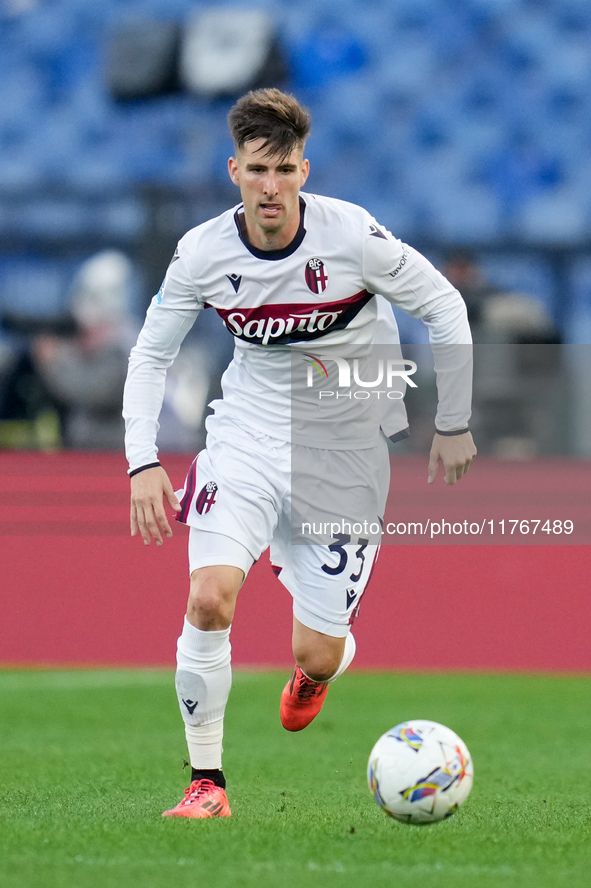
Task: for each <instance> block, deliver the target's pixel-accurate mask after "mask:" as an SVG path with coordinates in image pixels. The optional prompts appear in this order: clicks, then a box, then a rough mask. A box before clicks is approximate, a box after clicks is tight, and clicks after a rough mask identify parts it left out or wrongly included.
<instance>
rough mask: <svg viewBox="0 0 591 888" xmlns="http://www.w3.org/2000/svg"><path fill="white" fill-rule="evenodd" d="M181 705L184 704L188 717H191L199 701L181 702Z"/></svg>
mask: <svg viewBox="0 0 591 888" xmlns="http://www.w3.org/2000/svg"><path fill="white" fill-rule="evenodd" d="M183 703H184V704H185V706H186V707H187V709H188V711H189V715H193V713H194V712H195V710H196V708H197V706H198V705H199V701H198V700H195V702H193V701H192V700H183Z"/></svg>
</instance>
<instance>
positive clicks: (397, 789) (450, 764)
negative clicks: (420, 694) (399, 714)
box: [367, 719, 474, 824]
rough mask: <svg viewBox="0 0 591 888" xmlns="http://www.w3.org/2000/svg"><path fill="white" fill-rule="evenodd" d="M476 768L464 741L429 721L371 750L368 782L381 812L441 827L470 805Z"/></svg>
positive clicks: (396, 731) (401, 728)
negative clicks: (444, 822)
mask: <svg viewBox="0 0 591 888" xmlns="http://www.w3.org/2000/svg"><path fill="white" fill-rule="evenodd" d="M473 779H474V768H473V766H472V756H471V755H470V753H469V751H468V747H467V746H466V744H465V743H464V741H463V740H461V739H460V737H458V735H457V734H455V733H454V732H453V731H452V730H450V728H446V727H445V725H440V724H438V723H437V722H433V721H426V720H425V719H414V720H413V721H407V722H403V723H402V724H400V725H396V727H395V728H392V730H391V731H388V732H387V733H386V734H383V736H382V737H380V739H379V740H378V742H377V743H376V745H375V746H374V748H373V749H372V751H371V755H370V756H369V762H368V765H367V782H368V783H369V788H370V790H371V793H372V795H373V797H374V799H375V800H376V802H377V804H378V805H379V806H380V808H381V809H382V810H383V811H385V812H386V814H389V815H390V817H393V818H394V819H395V820H399V821H400V822H401V823H415V824H426V823H437V822H438V821H439V820H444V819H445V818H446V817H451V815H452V814H455V813H456V811H457V810H458V808H459V807H460V806H461V805H462V804H463V803H464V802H465V801H466V799H467V798H468V795H469V794H470V790H471V789H472V781H473Z"/></svg>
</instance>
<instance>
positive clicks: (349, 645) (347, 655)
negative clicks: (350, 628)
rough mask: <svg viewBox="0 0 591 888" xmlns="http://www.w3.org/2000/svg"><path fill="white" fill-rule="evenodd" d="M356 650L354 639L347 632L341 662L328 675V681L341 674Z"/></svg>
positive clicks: (349, 663) (334, 679)
mask: <svg viewBox="0 0 591 888" xmlns="http://www.w3.org/2000/svg"><path fill="white" fill-rule="evenodd" d="M356 650H357V645H356V644H355V639H354V638H353V636H352V634H351V633H350V632H349V634H348V635H347V637H346V638H345V650H344V651H343V659H342V660H341V664H340V666H339V668H338V669H337V671H336V672H335V674H334V675H331V676H330V678H329V679H328V681H336V679H337V678H339V676H341V675H342V674H343V672H344V671H345V669H347V667H348V666H350V665H351V660H352V659H353V657H354V656H355V651H356Z"/></svg>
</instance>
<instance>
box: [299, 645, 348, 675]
mask: <svg viewBox="0 0 591 888" xmlns="http://www.w3.org/2000/svg"><path fill="white" fill-rule="evenodd" d="M294 655H295V661H296V663H297V664H298V666H299V667H300V669H302V670H303V671H304V672H305V673H306V675H307V676H308V678H311V679H312V680H313V681H328V679H329V678H332V676H333V675H334V674H335V672H336V671H337V669H338V668H339V666H340V663H341V659H342V651H341V650H340V649H336V648H335V647H330V648H318V649H313V648H312V649H310V648H307V649H306V648H301V649H299V650H297V649H295V650H294Z"/></svg>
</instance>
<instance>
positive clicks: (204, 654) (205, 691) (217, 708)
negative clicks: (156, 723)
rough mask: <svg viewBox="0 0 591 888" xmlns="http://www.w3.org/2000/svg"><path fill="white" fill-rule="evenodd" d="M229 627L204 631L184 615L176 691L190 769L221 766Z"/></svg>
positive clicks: (228, 682) (229, 676)
mask: <svg viewBox="0 0 591 888" xmlns="http://www.w3.org/2000/svg"><path fill="white" fill-rule="evenodd" d="M231 651H232V648H231V645H230V629H229V628H228V629H222V630H221V631H215V632H204V631H203V630H201V629H197V628H196V627H195V626H193V625H192V624H191V623H189V621H188V620H187V618H186V617H185V622H184V626H183V631H182V633H181V636H180V638H179V640H178V644H177V672H176V680H175V685H176V691H177V696H178V701H179V706H180V709H181V714H182V716H183V720H184V722H185V735H186V738H187V746H188V748H189V759H190V762H191V765H192V767H194V768H197V769H199V768H207V769H210V768H221V766H222V738H223V730H224V712H225V710H226V703H227V702H228V697H229V695H230V688H231V686H232V668H231V665H230V661H231Z"/></svg>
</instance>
